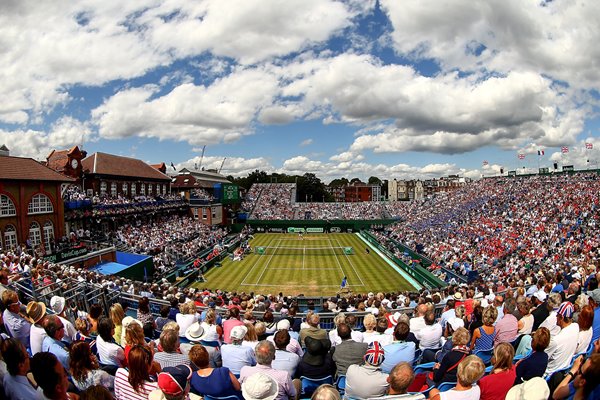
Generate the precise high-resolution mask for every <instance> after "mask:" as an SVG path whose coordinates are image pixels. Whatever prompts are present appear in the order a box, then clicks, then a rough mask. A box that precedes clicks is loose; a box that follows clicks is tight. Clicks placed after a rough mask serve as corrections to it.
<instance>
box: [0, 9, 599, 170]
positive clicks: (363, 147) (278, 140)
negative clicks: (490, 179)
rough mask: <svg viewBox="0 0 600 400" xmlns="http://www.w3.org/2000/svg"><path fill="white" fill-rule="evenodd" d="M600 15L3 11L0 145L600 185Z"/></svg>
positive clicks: (16, 151)
mask: <svg viewBox="0 0 600 400" xmlns="http://www.w3.org/2000/svg"><path fill="white" fill-rule="evenodd" d="M597 3H598V2H585V1H552V2H539V1H528V0H503V1H500V0H490V1H487V2H473V1H467V0H453V1H447V2H439V1H437V0H406V1H397V0H381V1H379V2H377V1H369V0H347V1H331V0H302V1H295V0H267V1H265V0H231V1H223V0H208V1H184V0H140V1H136V2H126V3H123V2H117V1H110V0H85V1H79V2H71V1H66V0H62V1H61V0H57V1H42V2H39V1H32V0H24V1H9V2H2V4H0V48H1V49H3V50H2V51H0V71H1V72H0V92H1V93H2V94H3V101H2V102H0V144H2V143H5V144H6V145H7V146H8V147H9V148H10V149H11V152H12V154H13V155H21V156H29V157H34V158H36V159H43V158H45V156H46V155H47V154H48V153H49V152H50V150H52V149H62V148H68V147H71V146H73V145H76V144H77V145H82V144H83V147H84V149H85V150H87V151H88V152H90V153H93V152H96V151H102V152H108V153H114V154H120V155H124V156H131V157H136V158H140V159H142V160H145V161H147V162H150V163H156V162H160V161H165V162H167V163H168V164H169V163H171V162H173V163H174V164H175V165H176V166H177V167H179V168H181V167H192V168H193V167H194V165H195V164H199V163H200V158H201V152H202V148H203V147H204V146H206V151H205V156H204V159H203V160H202V165H203V166H205V167H207V168H218V167H219V166H220V165H221V163H222V161H223V159H224V158H227V159H226V161H225V163H224V167H223V171H222V172H223V173H225V174H228V175H229V174H231V175H245V174H247V173H248V172H250V171H252V170H254V169H262V170H266V171H268V172H283V173H291V174H296V173H300V174H302V173H304V172H313V173H316V174H317V175H318V176H319V177H321V178H322V179H323V180H325V181H329V180H331V179H333V178H338V177H347V178H353V177H360V178H368V177H369V176H372V175H375V176H379V177H380V178H382V179H393V178H398V179H401V178H431V177H441V176H445V175H448V174H459V175H462V176H468V177H471V178H479V177H481V176H489V175H494V174H498V173H499V172H500V169H501V168H503V169H504V171H505V172H507V171H508V170H511V169H515V168H520V169H522V168H523V167H525V168H526V169H528V170H530V169H531V170H535V169H537V167H538V164H539V165H540V166H551V165H552V163H553V162H558V163H559V165H562V164H574V165H575V166H576V167H577V168H586V167H588V166H593V167H595V166H597V165H598V160H599V159H600V155H599V153H598V152H599V151H600V141H598V136H599V134H598V129H599V125H600V119H599V117H598V100H599V95H598V93H599V91H600V68H599V65H600V48H599V47H598V46H597V43H598V42H599V41H600V30H598V29H597V21H598V20H600V4H597ZM586 143H591V144H592V146H593V149H591V150H590V149H587V150H586V147H585V144H586ZM563 146H568V147H569V152H568V153H566V154H563V153H561V147H563ZM538 150H544V152H545V155H544V156H543V157H538V156H537V151H538ZM518 154H524V155H525V159H524V160H522V161H521V160H519V159H518V157H517V155H518ZM484 160H486V161H487V162H488V164H487V165H483V161H484ZM588 160H589V162H588Z"/></svg>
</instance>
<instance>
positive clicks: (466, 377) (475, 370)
mask: <svg viewBox="0 0 600 400" xmlns="http://www.w3.org/2000/svg"><path fill="white" fill-rule="evenodd" d="M457 370H458V371H457V383H456V386H455V387H454V388H453V389H451V390H449V391H447V392H440V391H439V390H437V389H435V388H434V389H431V391H430V392H429V398H430V399H435V400H438V399H439V400H472V399H479V398H480V393H481V390H480V388H479V386H478V385H476V383H477V381H478V380H479V379H481V377H482V376H483V374H484V372H485V364H484V363H483V361H481V358H479V357H477V356H468V357H466V358H465V359H463V360H462V361H461V362H460V363H459V364H458V368H457Z"/></svg>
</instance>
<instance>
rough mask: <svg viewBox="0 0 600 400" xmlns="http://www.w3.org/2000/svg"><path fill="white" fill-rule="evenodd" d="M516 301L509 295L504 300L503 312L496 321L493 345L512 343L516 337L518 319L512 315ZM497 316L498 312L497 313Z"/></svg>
mask: <svg viewBox="0 0 600 400" xmlns="http://www.w3.org/2000/svg"><path fill="white" fill-rule="evenodd" d="M515 308H516V301H515V299H514V298H512V297H509V298H507V299H506V301H505V302H504V313H503V316H502V318H501V319H499V320H498V321H497V322H496V336H495V337H494V347H495V346H496V345H498V343H505V342H509V343H512V342H513V341H514V340H515V339H516V338H517V334H518V333H517V332H518V331H519V321H517V318H515V316H514V312H515ZM498 318H500V314H499V313H498Z"/></svg>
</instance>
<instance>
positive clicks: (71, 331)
mask: <svg viewBox="0 0 600 400" xmlns="http://www.w3.org/2000/svg"><path fill="white" fill-rule="evenodd" d="M58 318H60V320H61V322H62V323H63V326H64V327H65V336H64V337H63V338H62V340H64V341H65V342H67V343H72V342H73V339H75V335H77V329H75V327H74V326H73V324H72V323H71V321H69V320H68V319H66V318H64V317H61V316H60V315H59V316H58Z"/></svg>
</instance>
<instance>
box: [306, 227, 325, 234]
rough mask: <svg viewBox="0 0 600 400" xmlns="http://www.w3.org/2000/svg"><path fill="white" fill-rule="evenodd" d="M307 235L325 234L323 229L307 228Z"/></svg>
mask: <svg viewBox="0 0 600 400" xmlns="http://www.w3.org/2000/svg"><path fill="white" fill-rule="evenodd" d="M306 232H307V233H323V228H306Z"/></svg>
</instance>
